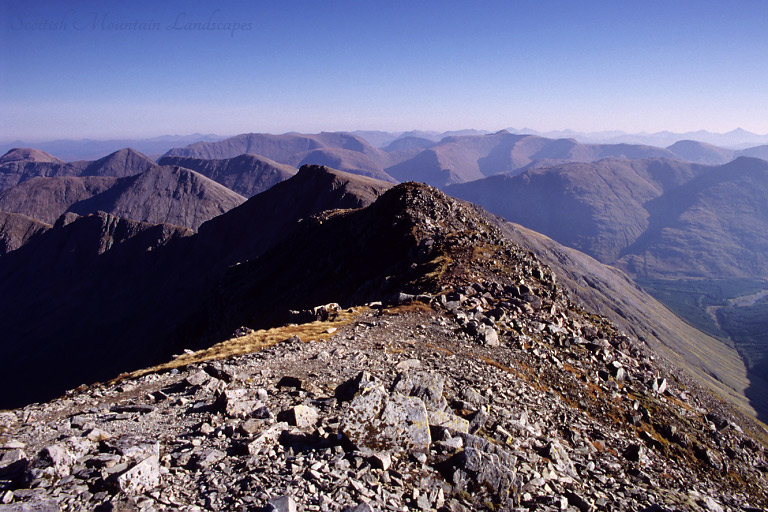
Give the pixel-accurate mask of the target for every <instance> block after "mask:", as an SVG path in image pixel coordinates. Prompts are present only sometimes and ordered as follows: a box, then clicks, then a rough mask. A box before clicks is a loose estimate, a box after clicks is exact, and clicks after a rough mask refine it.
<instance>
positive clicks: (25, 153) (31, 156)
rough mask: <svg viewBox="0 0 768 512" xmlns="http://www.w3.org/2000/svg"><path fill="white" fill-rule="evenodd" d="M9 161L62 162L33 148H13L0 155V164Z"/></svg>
mask: <svg viewBox="0 0 768 512" xmlns="http://www.w3.org/2000/svg"><path fill="white" fill-rule="evenodd" d="M11 162H41V163H55V164H61V163H64V162H63V161H62V160H59V159H58V158H56V157H55V156H53V155H50V154H48V153H46V152H45V151H40V150H39V149H34V148H13V149H10V150H8V152H7V153H6V154H4V155H3V156H2V157H0V164H7V163H11Z"/></svg>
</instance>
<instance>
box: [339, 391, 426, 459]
mask: <svg viewBox="0 0 768 512" xmlns="http://www.w3.org/2000/svg"><path fill="white" fill-rule="evenodd" d="M341 431H342V433H343V434H344V435H345V436H346V437H347V439H349V441H350V442H351V443H352V444H353V445H354V446H355V447H356V448H357V449H358V450H360V451H364V452H365V451H367V452H370V453H375V452H382V451H392V452H399V451H409V452H414V453H426V452H427V451H428V450H429V445H430V443H431V441H432V439H431V437H430V434H429V422H428V418H427V408H426V407H425V406H424V402H423V401H422V400H421V399H420V398H416V397H412V396H404V395H401V394H399V393H392V394H389V393H387V391H386V390H385V389H384V388H383V387H382V386H380V385H375V386H373V387H370V388H368V389H365V390H364V391H362V392H361V393H359V394H358V395H356V396H355V398H354V399H353V400H352V402H351V403H350V404H349V408H348V409H347V414H346V417H345V419H344V422H343V423H342V425H341Z"/></svg>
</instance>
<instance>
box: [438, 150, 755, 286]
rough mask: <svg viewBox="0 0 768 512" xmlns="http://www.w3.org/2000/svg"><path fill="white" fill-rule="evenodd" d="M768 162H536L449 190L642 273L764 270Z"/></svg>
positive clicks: (735, 274)
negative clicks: (515, 172) (518, 170)
mask: <svg viewBox="0 0 768 512" xmlns="http://www.w3.org/2000/svg"><path fill="white" fill-rule="evenodd" d="M766 169H768V163H766V162H765V161H762V160H758V159H751V158H746V157H741V158H738V159H736V160H734V161H733V162H731V163H728V164H726V165H723V166H716V167H707V166H702V165H698V164H687V163H683V162H678V161H673V160H633V161H623V160H614V159H607V160H602V161H599V162H594V163H582V164H566V165H560V166H556V167H552V168H547V169H531V170H529V171H526V172H525V173H523V174H520V175H517V176H492V177H490V178H486V179H484V180H479V181H476V182H473V183H466V184H459V185H454V186H451V187H448V188H447V189H446V190H447V191H448V193H450V194H452V195H454V196H456V197H460V198H463V199H466V200H469V201H473V202H475V203H477V204H480V205H482V206H484V207H486V208H488V210H490V211H492V212H494V213H496V214H498V215H501V216H503V217H505V218H506V219H508V220H511V221H514V222H517V223H520V224H522V225H524V226H526V227H528V228H530V229H533V230H535V231H538V232H540V233H543V234H545V235H547V236H550V237H552V238H553V239H555V240H557V241H558V242H560V243H562V244H564V245H567V246H569V247H574V248H576V249H579V250H581V251H583V252H586V253H587V254H589V255H591V256H593V257H595V258H597V259H598V260H600V261H602V262H604V263H609V264H615V265H618V266H619V267H620V268H623V269H625V270H627V271H628V272H630V273H631V274H632V275H635V276H641V277H675V276H680V277H720V278H722V277H749V276H752V277H759V276H765V275H768V261H767V260H766V258H765V256H764V255H765V249H766V243H768V236H767V235H765V233H766V232H768V217H767V216H766V211H765V207H764V203H765V197H766V193H767V192H768V173H767V172H766Z"/></svg>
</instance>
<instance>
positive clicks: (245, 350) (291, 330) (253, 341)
mask: <svg viewBox="0 0 768 512" xmlns="http://www.w3.org/2000/svg"><path fill="white" fill-rule="evenodd" d="M364 310H365V309H364V308H352V309H348V310H345V311H342V312H340V313H339V314H338V316H337V317H336V318H335V319H333V320H330V321H325V322H321V321H316V322H310V323H306V324H299V325H287V326H284V327H274V328H272V329H262V330H259V331H255V332H252V333H251V334H248V335H246V336H241V337H239V338H231V339H228V340H226V341H222V342H221V343H217V344H216V345H214V346H212V347H210V348H206V349H203V350H198V351H197V352H193V353H191V354H183V355H181V356H179V357H177V358H175V359H173V360H171V361H168V362H167V363H162V364H159V365H157V366H152V367H150V368H145V369H143V370H137V371H135V372H131V373H124V374H122V375H120V376H118V377H117V378H116V379H114V380H113V381H112V382H116V381H120V380H123V379H131V378H136V377H140V376H142V375H146V374H148V373H154V372H160V371H164V370H171V369H173V368H182V367H184V366H187V365H189V364H195V363H201V362H205V361H213V360H216V359H225V358H228V357H232V356H238V355H243V354H250V353H252V352H258V351H259V350H261V349H264V348H267V347H271V346H272V345H275V344H277V343H280V342H281V341H284V340H286V339H288V338H291V337H293V336H298V337H299V338H301V340H302V341H305V342H308V341H312V340H314V341H321V340H326V339H328V338H330V337H331V336H333V332H328V331H329V330H334V329H338V328H339V327H341V326H344V325H347V324H350V323H352V322H354V321H355V320H356V319H357V318H358V317H359V316H360V315H361V314H362V313H363V312H364Z"/></svg>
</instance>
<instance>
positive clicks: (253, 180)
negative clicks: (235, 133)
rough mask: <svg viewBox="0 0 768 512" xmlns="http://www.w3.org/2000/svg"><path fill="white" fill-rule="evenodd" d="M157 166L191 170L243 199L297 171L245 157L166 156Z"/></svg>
mask: <svg viewBox="0 0 768 512" xmlns="http://www.w3.org/2000/svg"><path fill="white" fill-rule="evenodd" d="M158 164H159V165H177V166H180V167H184V168H185V169H191V170H193V171H195V172H198V173H200V174H202V175H203V176H205V177H206V178H210V179H212V180H213V181H216V182H218V183H221V184H222V185H224V186H225V187H227V188H228V189H230V190H233V191H235V192H237V193H238V194H240V195H241V196H243V197H252V196H255V195H256V194H258V193H260V192H264V191H265V190H267V189H269V188H271V187H273V186H274V185H276V184H278V183H280V182H281V181H285V180H287V179H288V178H290V177H291V176H293V175H295V174H296V168H294V167H291V166H290V165H285V164H278V163H277V162H274V161H272V160H270V159H269V158H265V157H262V156H258V155H247V154H246V155H240V156H236V157H234V158H227V159H224V160H204V159H200V158H190V157H181V156H166V157H163V158H161V159H160V160H158Z"/></svg>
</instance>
